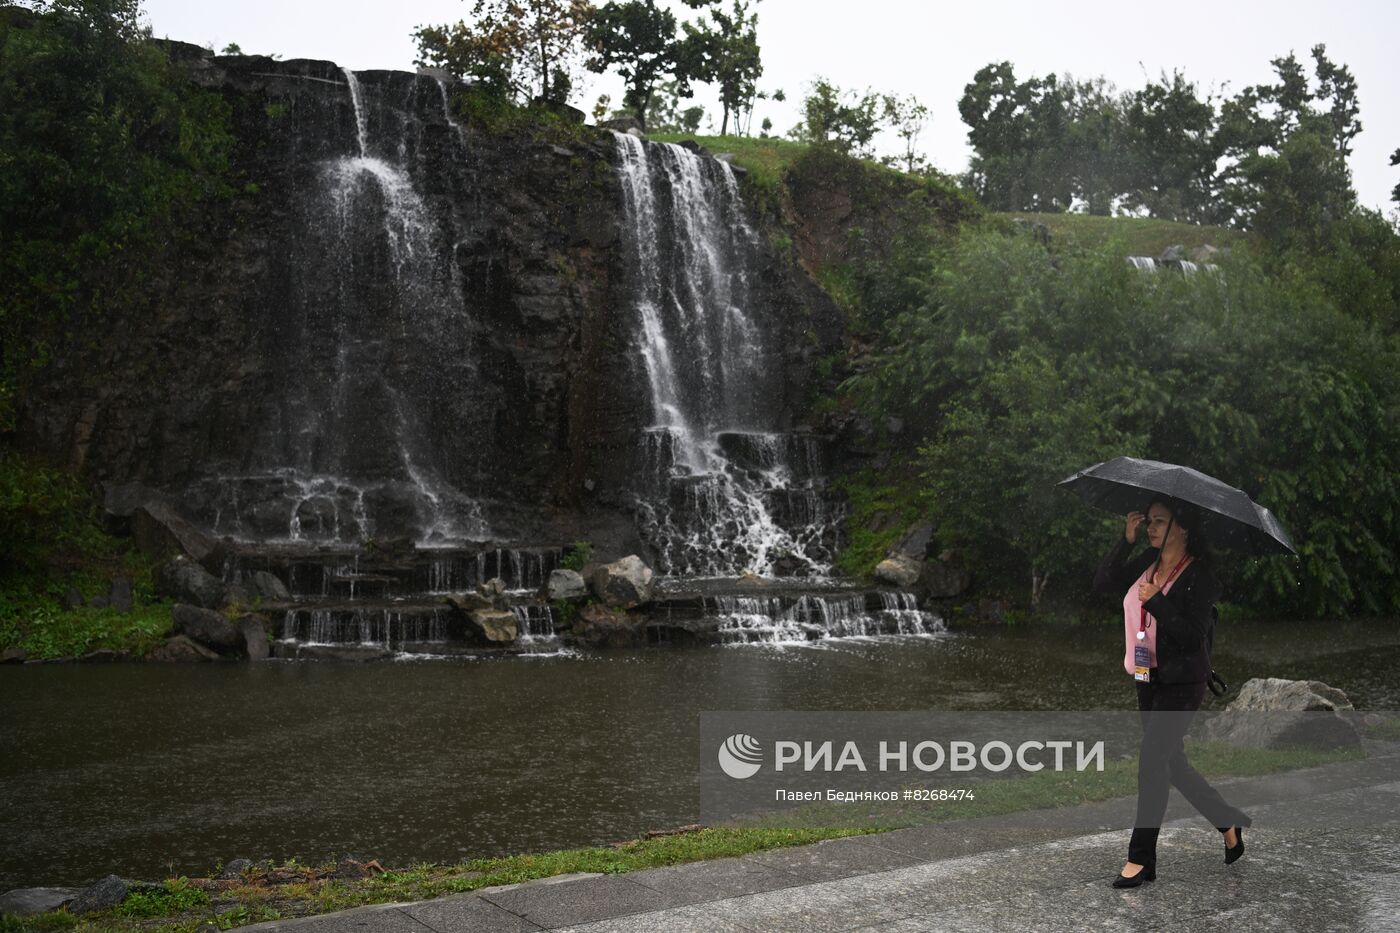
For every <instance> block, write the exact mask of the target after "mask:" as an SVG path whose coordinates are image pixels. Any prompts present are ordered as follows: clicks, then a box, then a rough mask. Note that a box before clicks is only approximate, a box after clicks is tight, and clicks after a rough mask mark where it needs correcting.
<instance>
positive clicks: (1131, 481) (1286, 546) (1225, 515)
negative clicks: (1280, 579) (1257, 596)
mask: <svg viewBox="0 0 1400 933" xmlns="http://www.w3.org/2000/svg"><path fill="white" fill-rule="evenodd" d="M1059 485H1061V486H1063V487H1065V488H1066V489H1072V490H1074V492H1076V493H1078V494H1079V496H1080V498H1082V499H1083V500H1084V501H1085V502H1088V503H1089V504H1090V505H1094V506H1098V507H1099V508H1101V509H1107V510H1109V511H1110V512H1115V513H1117V514H1119V515H1126V514H1127V513H1128V512H1142V511H1145V510H1146V506H1147V503H1148V500H1150V499H1151V498H1152V497H1153V495H1155V494H1157V493H1160V494H1162V495H1165V496H1171V497H1172V498H1173V499H1180V500H1181V501H1182V502H1189V503H1191V504H1192V505H1195V506H1199V507H1200V510H1201V527H1202V529H1203V530H1204V531H1205V533H1206V534H1207V535H1208V536H1209V537H1210V541H1211V543H1212V544H1216V545H1219V546H1221V547H1229V548H1234V549H1236V550H1240V551H1246V552H1250V553H1254V554H1296V553H1297V552H1296V551H1295V550H1293V543H1292V542H1291V541H1289V540H1288V532H1286V531H1284V530H1283V526H1282V525H1280V524H1279V523H1278V519H1276V518H1274V515H1273V513H1272V512H1270V511H1269V510H1268V509H1266V508H1264V507H1263V506H1262V505H1259V504H1258V503H1257V502H1255V501H1254V500H1253V499H1251V498H1249V496H1247V495H1245V494H1244V493H1243V492H1241V491H1240V490H1238V489H1236V488H1235V487H1234V486H1229V485H1226V484H1225V483H1222V482H1221V481H1220V480H1218V479H1216V478H1215V477H1214V476H1207V475H1206V474H1204V473H1202V472H1200V471H1199V470H1193V469H1191V468H1190V467H1184V466H1178V465H1176V464H1175V463H1162V462H1160V461H1158V460H1139V459H1137V458H1136V457H1118V458H1116V459H1113V460H1107V461H1105V462H1103V463H1099V464H1095V465H1094V466H1091V467H1089V468H1088V469H1087V470H1080V471H1079V472H1078V473H1076V474H1074V475H1073V476H1071V477H1070V478H1069V479H1065V480H1061V481H1060V484H1059Z"/></svg>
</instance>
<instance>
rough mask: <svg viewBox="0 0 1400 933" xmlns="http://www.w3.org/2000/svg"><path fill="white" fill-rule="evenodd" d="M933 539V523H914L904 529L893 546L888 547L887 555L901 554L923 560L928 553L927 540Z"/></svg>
mask: <svg viewBox="0 0 1400 933" xmlns="http://www.w3.org/2000/svg"><path fill="white" fill-rule="evenodd" d="M932 539H933V525H931V524H923V525H915V526H914V527H913V528H910V529H909V530H908V531H906V532H905V533H904V534H903V536H902V537H900V539H899V541H897V542H896V543H895V546H894V547H892V548H890V553H889V555H888V556H890V557H894V556H896V555H901V554H902V555H903V556H905V557H911V558H913V559H914V560H918V561H922V560H925V559H926V558H927V557H928V556H929V555H928V548H929V542H930V541H931V540H932Z"/></svg>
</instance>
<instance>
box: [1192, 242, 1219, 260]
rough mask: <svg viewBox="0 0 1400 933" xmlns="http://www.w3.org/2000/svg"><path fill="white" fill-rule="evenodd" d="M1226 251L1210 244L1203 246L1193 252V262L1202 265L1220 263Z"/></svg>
mask: <svg viewBox="0 0 1400 933" xmlns="http://www.w3.org/2000/svg"><path fill="white" fill-rule="evenodd" d="M1225 255H1226V251H1224V250H1221V249H1218V248H1216V247H1214V246H1211V245H1210V244H1209V243H1205V244H1202V245H1201V246H1198V247H1196V248H1195V249H1193V250H1191V261H1192V262H1198V263H1201V264H1208V263H1214V262H1219V261H1220V259H1221V257H1222V256H1225Z"/></svg>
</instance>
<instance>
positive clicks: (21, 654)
mask: <svg viewBox="0 0 1400 933" xmlns="http://www.w3.org/2000/svg"><path fill="white" fill-rule="evenodd" d="M28 657H29V653H28V652H27V651H25V650H24V649H23V648H6V649H5V650H4V651H0V664H23V663H24V662H25V660H26V659H28Z"/></svg>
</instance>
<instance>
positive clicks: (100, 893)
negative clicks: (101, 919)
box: [68, 875, 131, 914]
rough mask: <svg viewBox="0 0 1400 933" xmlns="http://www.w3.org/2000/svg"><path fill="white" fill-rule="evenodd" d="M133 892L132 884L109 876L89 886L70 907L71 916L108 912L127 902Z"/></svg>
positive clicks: (114, 876)
mask: <svg viewBox="0 0 1400 933" xmlns="http://www.w3.org/2000/svg"><path fill="white" fill-rule="evenodd" d="M130 892H131V882H129V881H127V880H126V879H125V878H120V877H118V876H116V875H108V876H107V877H106V878H103V879H102V880H101V881H98V882H96V883H95V884H92V885H89V886H88V887H87V888H85V889H84V890H83V892H82V893H81V894H79V895H78V896H77V897H76V898H74V899H73V902H72V903H71V904H69V905H68V912H69V913H71V914H87V913H92V912H93V911H94V910H107V909H109V908H112V907H116V906H117V905H118V904H120V903H121V902H122V901H124V900H126V896H127V894H129V893H130Z"/></svg>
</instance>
